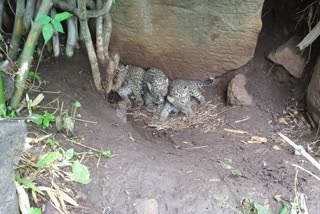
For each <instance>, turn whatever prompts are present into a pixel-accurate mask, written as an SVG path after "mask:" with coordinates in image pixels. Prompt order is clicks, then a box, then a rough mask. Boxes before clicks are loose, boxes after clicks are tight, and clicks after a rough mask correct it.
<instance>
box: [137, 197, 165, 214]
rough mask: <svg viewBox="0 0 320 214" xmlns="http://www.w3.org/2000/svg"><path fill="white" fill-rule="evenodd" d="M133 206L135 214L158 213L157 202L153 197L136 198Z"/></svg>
mask: <svg viewBox="0 0 320 214" xmlns="http://www.w3.org/2000/svg"><path fill="white" fill-rule="evenodd" d="M135 206H136V213H137V214H159V207H158V202H157V201H156V200H155V199H137V200H136V201H135Z"/></svg>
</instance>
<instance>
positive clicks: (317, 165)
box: [278, 133, 320, 170]
mask: <svg viewBox="0 0 320 214" xmlns="http://www.w3.org/2000/svg"><path fill="white" fill-rule="evenodd" d="M278 135H279V136H280V137H281V138H282V139H283V140H284V141H286V142H287V143H289V144H290V145H291V146H292V147H293V148H294V149H295V150H297V151H298V152H299V153H300V154H301V155H303V156H304V157H305V158H307V159H308V160H309V161H310V162H311V163H312V164H313V165H314V166H315V167H316V168H317V169H318V170H320V163H319V162H318V161H316V160H315V159H314V158H313V157H312V156H311V155H309V153H307V152H306V150H304V148H303V147H302V146H298V145H297V144H295V143H294V142H293V141H292V140H290V139H289V138H288V137H287V136H285V135H283V134H281V133H278Z"/></svg>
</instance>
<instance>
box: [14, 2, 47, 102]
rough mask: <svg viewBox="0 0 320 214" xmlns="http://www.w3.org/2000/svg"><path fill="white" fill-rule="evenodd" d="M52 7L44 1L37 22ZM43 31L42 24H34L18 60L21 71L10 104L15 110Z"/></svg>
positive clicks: (16, 79)
mask: <svg viewBox="0 0 320 214" xmlns="http://www.w3.org/2000/svg"><path fill="white" fill-rule="evenodd" d="M52 5H53V3H52V0H43V1H42V3H41V6H40V8H39V11H38V14H37V16H36V20H37V19H38V18H39V17H41V16H45V15H47V14H48V13H49V10H50V9H51V7H52ZM41 30H42V24H40V23H37V22H35V23H33V25H32V28H31V31H30V33H29V35H28V38H27V41H26V42H25V45H24V47H23V50H22V53H21V55H20V57H19V59H18V67H19V71H18V73H17V75H16V78H15V87H16V89H15V92H14V94H13V97H12V99H11V102H10V104H11V107H13V108H16V107H17V106H18V105H19V103H20V101H21V98H22V95H23V92H24V88H25V85H26V81H27V77H28V71H29V69H30V66H31V63H32V60H33V53H34V50H35V46H36V44H37V41H38V38H39V36H40V34H41Z"/></svg>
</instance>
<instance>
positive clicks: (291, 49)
mask: <svg viewBox="0 0 320 214" xmlns="http://www.w3.org/2000/svg"><path fill="white" fill-rule="evenodd" d="M300 41H301V39H299V38H298V37H292V38H291V39H290V40H288V41H287V42H286V43H284V44H282V45H281V46H280V47H278V48H277V50H276V51H275V52H272V53H270V54H269V55H268V58H269V59H270V60H271V61H273V62H274V63H276V64H279V65H282V66H283V67H284V68H285V69H286V70H287V71H288V72H289V73H290V74H291V75H292V76H294V77H295V78H301V77H302V74H303V70H304V65H305V59H304V58H303V57H302V56H301V55H302V54H301V51H300V50H299V48H298V47H297V44H298V43H299V42H300Z"/></svg>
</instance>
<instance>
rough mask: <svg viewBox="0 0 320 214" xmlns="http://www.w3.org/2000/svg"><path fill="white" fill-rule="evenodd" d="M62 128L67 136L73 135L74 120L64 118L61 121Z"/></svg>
mask: <svg viewBox="0 0 320 214" xmlns="http://www.w3.org/2000/svg"><path fill="white" fill-rule="evenodd" d="M63 128H64V129H65V130H66V131H67V134H69V132H70V133H71V134H73V130H74V120H73V119H72V118H71V117H69V116H67V117H65V118H64V120H63Z"/></svg>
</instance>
